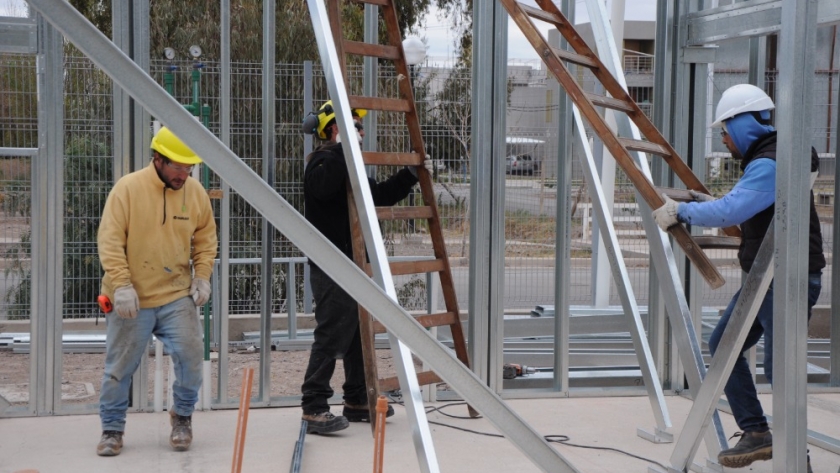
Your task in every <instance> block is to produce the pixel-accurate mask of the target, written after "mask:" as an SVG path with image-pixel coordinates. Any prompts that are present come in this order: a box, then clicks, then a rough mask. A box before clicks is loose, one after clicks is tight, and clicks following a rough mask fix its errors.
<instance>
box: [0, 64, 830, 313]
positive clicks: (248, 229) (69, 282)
mask: <svg viewBox="0 0 840 473" xmlns="http://www.w3.org/2000/svg"><path fill="white" fill-rule="evenodd" d="M632 58H633V59H632V60H631V62H633V64H631V65H634V64H635V66H634V67H635V69H634V72H633V73H634V74H636V75H643V74H649V72H650V68H649V67H648V65H647V62H646V61H642V60H641V59H640V58H639V57H637V56H632ZM0 59H1V60H0V80H2V83H0V89H2V92H3V95H2V96H3V106H2V107H0V139H2V143H0V147H2V148H4V149H5V148H15V147H19V148H35V147H37V116H36V110H37V107H36V90H35V60H34V58H32V57H28V56H23V55H13V54H4V55H3V56H2V58H0ZM725 59H726V56H725V55H724V56H722V61H721V62H720V63H719V64H717V67H716V70H715V72H714V73H713V75H710V78H709V79H710V82H711V84H712V86H711V90H712V91H713V92H712V93H711V94H710V97H709V104H708V107H707V110H711V109H712V108H713V105H714V104H715V103H716V102H717V100H718V99H719V97H720V93H721V92H722V91H723V90H725V89H726V88H727V87H729V86H730V85H733V84H736V83H741V82H744V81H746V80H747V75H746V70H745V69H744V68H743V66H742V65H741V64H742V63H740V62H738V61H736V60H734V59H733V60H732V61H731V64H730V63H727V62H726V60H725ZM65 67H66V74H65V81H64V82H65V98H64V100H65V117H66V129H65V146H66V155H65V169H66V175H65V189H63V190H61V191H62V192H64V194H65V207H66V213H65V228H64V231H65V284H64V287H63V288H62V290H63V294H64V311H65V313H64V316H65V317H67V318H76V317H90V316H92V315H93V314H95V313H96V312H97V308H96V305H95V296H96V294H98V290H99V280H100V278H101V269H100V267H99V262H98V257H97V252H96V229H97V227H98V221H99V220H98V219H99V216H100V213H101V209H102V206H103V205H104V201H105V198H106V197H107V193H108V191H109V190H110V187H111V186H112V184H113V182H112V158H113V147H112V139H113V138H112V130H111V127H112V116H111V115H112V112H111V95H110V94H111V92H110V91H111V87H112V85H111V82H110V80H109V79H108V78H107V77H106V76H105V75H104V74H103V73H102V72H101V71H99V70H98V69H97V68H96V67H94V66H93V65H92V63H91V62H90V61H89V60H88V59H86V58H84V57H82V56H81V55H80V54H78V53H77V52H74V51H73V50H72V49H68V51H67V57H66V66H65ZM151 68H152V76H153V77H154V78H156V79H157V80H158V81H159V82H160V83H166V76H167V74H170V75H171V77H172V85H171V87H170V88H171V91H172V93H173V95H174V96H175V97H176V99H178V100H179V101H180V102H181V103H184V104H186V105H190V104H192V103H193V102H196V103H198V104H199V105H205V104H206V105H208V106H209V109H210V117H209V120H208V126H209V127H210V129H211V130H212V131H213V132H214V133H217V134H218V133H219V126H220V120H219V112H220V110H219V107H220V97H219V83H220V78H219V74H220V70H219V67H218V64H216V63H215V62H212V61H206V62H204V63H201V64H200V65H199V63H197V61H181V62H177V61H163V60H161V61H153V62H152V65H151ZM195 70H199V71H200V72H201V74H200V77H201V79H200V81H201V82H200V94H198V95H196V96H194V95H193V94H194V92H195V90H194V89H193V87H194V83H193V82H192V74H193V71H195ZM304 70H305V68H304V66H303V65H302V64H279V65H277V67H276V80H275V83H276V91H275V93H276V101H275V115H276V117H277V120H276V122H277V124H276V129H275V130H274V132H275V133H276V141H275V143H276V149H275V150H274V151H273V156H274V159H275V173H276V174H275V178H274V181H275V183H276V184H275V188H276V190H277V192H278V193H279V194H280V195H282V196H283V197H284V198H285V199H286V200H288V201H289V202H291V203H292V205H293V206H294V207H295V208H296V209H298V210H299V211H301V212H302V211H303V197H302V182H303V169H304V154H305V151H304V140H303V134H302V133H301V132H300V121H301V120H302V118H303V116H304V115H305V114H306V113H308V112H309V111H310V110H312V109H313V108H315V107H317V106H319V105H320V104H321V103H323V101H326V100H327V99H328V98H329V97H328V94H327V92H326V85H325V83H324V79H323V72H322V71H321V69H320V67H319V66H317V65H316V66H315V67H313V68H312V70H313V74H312V77H311V78H310V80H311V83H310V84H309V85H307V83H306V81H307V79H306V77H305V74H304ZM349 70H350V74H351V76H350V80H349V84H350V87H351V90H356V91H357V92H358V91H359V90H361V84H362V69H361V66H360V65H351V66H350V68H349ZM261 73H262V69H261V64H259V63H247V62H236V63H233V64H232V76H231V83H232V87H231V93H232V97H231V110H230V112H231V116H232V120H231V130H230V136H231V144H230V146H231V148H232V149H233V151H234V152H235V153H236V154H237V155H238V156H239V157H240V158H241V159H242V160H243V161H244V162H245V163H246V164H247V165H248V166H249V167H251V169H253V170H254V171H255V172H257V173H258V174H262V172H263V150H262V142H263V140H262V132H263V131H262V99H261V97H262V79H261ZM579 79H580V80H581V81H582V82H583V83H584V84H589V85H590V88H591V84H592V81H591V79H590V78H589V77H588V76H587V75H586V74H584V73H581V74H579ZM400 80H411V81H412V83H413V85H414V90H415V96H416V102H417V109H418V113H419V118H420V123H421V128H422V133H423V137H424V142H425V144H426V148H427V153H428V155H429V156H430V157H431V158H432V159H433V162H434V173H435V189H436V198H437V204H438V207H439V210H440V215H441V223H442V227H443V230H444V236H445V239H446V242H447V249H448V252H449V255H450V257H452V258H453V268H455V271H454V276H455V278H456V290H457V292H458V295H459V301H460V303H461V305H462V307H466V304H467V294H468V281H467V274H468V271H467V270H466V268H467V267H468V266H467V265H468V264H469V262H468V255H469V248H468V245H469V238H468V236H469V228H470V227H469V225H470V222H469V208H470V203H469V195H470V193H469V188H470V160H471V145H472V143H471V138H472V133H471V128H470V127H471V119H472V117H471V97H470V94H471V88H470V84H471V69H470V68H469V67H467V66H465V65H463V64H455V65H450V66H447V67H418V68H416V69H415V70H414V71H413V73H412V77H409V78H401V77H397V76H396V74H395V73H394V71H393V69H392V68H386V67H383V68H380V76H379V78H378V82H377V87H378V90H379V95H381V96H383V97H394V96H396V94H397V87H396V84H398V81H400ZM550 80H551V79H549V78H548V77H547V74H546V72H545V70H543V69H541V66H536V67H533V65H528V64H521V65H513V66H511V67H510V69H509V81H508V82H509V87H508V90H509V99H508V102H509V105H508V115H509V116H508V120H507V121H508V131H507V143H508V144H507V152H506V154H507V156H506V157H507V158H508V159H506V161H505V163H504V169H505V172H506V200H505V237H506V246H505V257H506V258H505V261H506V265H507V267H508V268H509V271H508V273H507V276H506V277H507V284H506V286H507V291H508V293H507V294H506V298H505V306H506V308H508V309H515V308H519V309H523V308H531V307H533V306H534V305H539V304H545V303H550V302H552V301H553V277H554V259H555V251H554V238H555V235H554V228H555V227H556V225H555V223H556V222H555V218H556V209H555V205H556V200H557V196H556V192H557V187H556V186H557V183H556V169H557V160H558V159H572V160H573V161H572V163H573V164H572V170H573V177H572V189H571V190H570V192H571V195H570V198H571V201H572V202H573V205H572V214H571V215H569V216H567V218H570V219H571V220H572V224H573V225H572V240H573V248H574V249H573V252H572V258H573V268H575V269H573V271H572V284H573V285H575V286H578V285H579V286H580V287H586V286H587V285H588V284H589V279H590V274H589V272H588V269H586V267H587V266H588V261H589V258H590V256H591V247H592V236H591V235H592V228H593V221H592V213H591V203H590V201H589V198H588V190H587V189H586V184H585V182H584V181H583V179H582V173H581V169H580V165H579V159H578V157H577V153H579V152H580V150H577V149H575V150H574V154H573V156H568V157H560V158H558V157H557V154H558V149H559V143H560V142H561V141H562V140H564V139H565V138H566V137H564V136H559V135H558V131H559V124H557V123H554V122H553V121H552V120H553V119H554V118H553V117H554V116H555V112H556V110H557V107H558V103H559V96H558V94H557V93H556V92H553V90H554V89H552V88H551V87H549V85H550ZM766 80H767V83H768V86H767V89H768V90H769V91H770V92H771V93H772V92H773V91H774V82H775V72H773V71H772V70H771V72H770V73H768V75H767V77H766ZM642 82H643V80H642V79H641V78H637V80H636V84H637V85H636V86H634V88H635V89H634V90H635V92H634V93H635V95H636V96H637V97H641V98H642V99H643V100H644V98H645V97H652V95H650V94H649V90H643V89H645V87H644V86H643V85H639V84H642ZM838 83H840V77H838V72H837V71H836V70H834V69H831V68H830V67H829V68H827V69H825V70H821V71H819V72H818V73H817V80H816V82H815V104H814V116H815V120H814V122H815V123H814V137H813V142H814V146H816V147H817V150H818V152H819V153H820V156H821V174H820V178H819V179H818V181H817V185H816V187H815V195H816V198H817V204H818V210H819V211H820V215H821V216H822V217H823V235H824V239H825V245H826V248H830V247H831V245H832V244H833V241H834V238H833V234H832V233H831V232H832V229H831V225H830V223H831V222H830V214H831V209H832V206H833V204H834V201H833V199H834V196H833V174H834V173H833V169H834V166H835V158H834V155H833V152H834V150H835V148H836V144H835V143H836V139H837V137H836V136H834V133H835V130H836V116H837V114H836V111H835V110H836V107H837V106H838V104H837V103H836V100H835V101H834V102H833V101H832V100H833V99H832V97H836V94H837V89H838ZM305 87H310V88H311V96H312V97H313V103H303V96H304V93H303V91H304V88H305ZM560 93H562V91H561V92H560ZM392 115H393V114H388V113H377V114H371V115H370V116H369V117H367V118H366V120H376V122H375V123H376V125H377V127H376V128H377V129H378V136H377V142H376V147H377V148H378V149H389V150H400V149H408V147H409V142H408V136H407V134H406V133H405V131H404V130H405V127H404V126H403V124H402V123H399V122H396V121H395V120H396V118H395V117H394V116H392ZM707 136H708V143H709V152H708V155H707V158H706V160H707V163H706V175H705V181H706V184H707V186H708V187H709V188H710V189H711V190H712V192H713V193H715V194H716V195H722V194H723V193H725V192H727V191H728V190H729V189H731V187H732V186H733V185H734V183H735V182H737V180H738V178H739V176H740V172H741V171H740V169H739V167H738V163H737V162H735V161H733V160H732V158H731V156H729V153H728V152H727V151H726V149H725V148H724V147H723V145H722V144H721V143H720V140H719V138H718V137H717V136H714V135H713V132H712V131H711V130H710V131H709V132H708V135H707ZM0 159H2V168H0V172H1V173H2V174H0V199H2V201H0V211H2V218H3V219H4V220H3V226H2V230H0V232H2V234H0V237H1V238H2V245H3V254H4V278H3V299H2V301H0V304H2V305H0V307H2V310H0V312H2V314H3V316H7V317H8V316H20V317H28V313H29V299H30V296H29V294H28V292H27V291H28V287H29V279H28V278H29V277H30V271H31V268H29V267H28V261H29V256H28V255H29V247H28V241H29V232H30V227H29V225H30V222H29V215H30V214H29V205H30V201H31V196H30V193H31V183H30V180H31V176H30V174H29V173H30V168H31V158H29V157H27V156H3V157H2V158H0ZM520 166H521V167H520ZM378 172H379V174H378V176H377V177H378V178H380V179H381V178H384V177H386V176H388V175H390V173H392V172H393V169H380V170H379V171H378ZM221 177H223V176H216V175H215V174H214V173H212V172H211V173H210V174H209V178H208V180H207V183H206V185H207V187H208V188H210V189H219V188H220V187H221ZM414 198H415V199H419V198H420V197H419V195H416V196H414ZM230 202H231V219H230V225H231V241H230V248H231V254H230V255H229V256H230V257H231V258H259V257H260V255H261V247H262V226H261V221H262V217H261V216H260V215H258V214H257V213H256V212H255V211H254V210H253V208H252V207H251V206H250V205H248V204H247V203H246V202H245V201H244V200H243V199H241V198H240V197H239V196H238V195H237V194H236V193H235V192H231V197H230ZM218 204H219V201H218V200H214V206H215V207H216V211H217V213H216V215H217V219H218V218H219V215H220V212H219V211H218V209H219V207H218ZM613 210H614V224H615V226H616V230H617V231H618V233H619V238H620V240H621V242H622V250H623V251H624V252H625V255H626V256H629V257H631V258H635V259H634V260H633V261H634V264H633V265H632V268H631V269H632V271H631V273H632V276H633V278H634V279H633V281H634V282H633V284H634V287H635V286H637V285H638V287H643V285H644V284H646V282H645V281H646V277H647V274H646V273H647V271H648V268H647V262H646V255H647V242H646V240H645V238H644V235H643V232H642V230H641V226H640V220H641V216H640V214H639V208H638V206H637V205H636V202H635V195H634V190H633V188H632V186H631V185H630V184H629V182H628V181H627V179H626V177H625V176H624V174H623V173H622V172H621V171H619V172H617V175H616V182H615V207H614V209H613ZM383 232H384V234H385V240H386V244H387V245H388V248H389V251H390V252H391V254H392V255H394V256H399V257H424V256H427V255H430V245H429V242H428V241H427V240H428V239H427V235H426V232H425V229H424V228H422V225H412V222H402V221H401V222H388V223H387V224H385V225H383ZM272 240H273V255H272V256H273V257H274V258H294V257H300V256H302V255H301V254H300V252H299V250H298V249H297V248H295V247H294V246H293V245H290V244H289V243H288V241H287V240H286V239H285V238H284V237H283V236H282V235H281V234H280V232H278V231H276V230H275V232H274V235H273V236H272ZM713 258H715V259H716V260H718V261H720V262H721V264H722V265H724V266H725V267H727V268H729V267H730V266H732V264H733V263H732V262H733V258H734V257H733V256H732V255H731V254H723V253H722V254H721V255H717V256H713ZM726 265H729V266H726ZM732 267H734V266H732ZM284 268H285V267H283V266H282V265H281V266H279V267H277V268H276V272H275V273H274V274H275V275H274V276H273V278H274V281H273V287H274V289H272V291H273V292H274V294H275V296H274V297H273V298H272V300H273V301H274V302H273V307H272V312H275V313H277V312H283V311H286V310H288V305H287V304H288V300H289V297H288V294H286V292H287V287H289V285H287V284H286V280H285V277H286V276H285V272H286V271H287V269H284ZM459 268H463V271H461V270H460V269H459ZM578 268H579V269H580V270H577V269H578ZM734 268H736V269H733V270H732V271H731V273H730V274H731V275H730V274H728V275H727V279H731V280H732V281H735V282H737V280H738V279H739V276H738V272H737V267H734ZM727 271H729V269H727ZM830 271H831V269H830V268H828V270H827V273H828V274H829V275H830ZM230 274H231V280H230V287H231V293H230V301H231V306H230V309H231V313H234V314H247V313H256V312H258V311H259V310H260V304H261V302H260V301H261V299H262V298H261V295H260V291H261V290H262V289H261V283H260V277H261V276H260V271H259V269H258V265H254V264H238V263H235V264H233V265H232V267H231V272H230ZM303 274H304V271H303V268H302V267H298V268H297V270H296V271H295V279H296V282H295V284H293V285H291V286H292V287H293V288H294V289H293V290H294V291H295V298H294V300H295V301H296V303H297V304H298V307H297V309H298V310H302V309H303V307H304V304H305V301H304V293H303V287H304V281H303V279H302V278H303ZM398 283H399V284H401V285H405V291H404V292H405V294H406V297H409V298H411V297H413V298H415V299H416V298H417V294H419V292H418V291H423V290H425V287H424V285H425V284H426V283H425V281H412V280H407V281H398ZM398 289H399V288H398ZM734 289H735V286H733V287H729V286H727V287H726V288H724V289H723V290H718V291H709V290H708V289H706V292H707V293H706V294H704V301H705V304H706V305H710V306H720V305H723V304H725V303H726V301H728V300H729V298H730V297H731V293H732V291H734ZM830 292H831V290H830V288H828V287H826V289H825V290H824V291H823V295H822V296H821V299H820V304H826V303H827V301H828V300H829V297H830ZM636 295H637V297H639V303H640V304H642V305H643V304H644V303H645V300H644V298H645V297H646V291H641V290H637V294H636ZM572 298H573V299H572V300H571V301H569V303H571V304H574V305H580V304H588V303H589V302H590V299H591V294H590V292H589V291H586V290H580V291H572ZM611 302H612V303H615V304H617V303H618V299H617V296H615V295H613V300H612V301H611Z"/></svg>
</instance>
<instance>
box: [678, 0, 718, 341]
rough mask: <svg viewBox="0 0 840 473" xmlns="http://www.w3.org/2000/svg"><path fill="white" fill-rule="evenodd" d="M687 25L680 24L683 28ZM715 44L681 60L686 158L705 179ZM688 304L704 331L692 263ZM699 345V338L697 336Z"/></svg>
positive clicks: (701, 5) (700, 1)
mask: <svg viewBox="0 0 840 473" xmlns="http://www.w3.org/2000/svg"><path fill="white" fill-rule="evenodd" d="M710 3H711V1H710V0H693V2H692V4H691V5H690V6H689V8H688V10H687V11H686V13H691V12H694V11H697V10H698V9H699V10H702V9H705V8H706V7H708V6H709V4H710ZM685 30H686V28H681V31H683V32H685ZM715 51H716V49H715V48H708V47H705V46H701V47H686V48H683V62H684V63H686V67H687V70H688V71H689V74H690V76H689V78H688V79H689V88H688V93H689V94H690V97H691V102H690V103H691V104H692V106H691V108H690V110H691V113H689V114H688V117H687V123H686V125H687V129H686V132H685V135H686V137H687V138H688V147H687V151H688V153H687V154H686V155H685V159H686V160H687V161H688V164H689V166H690V167H691V170H692V172H693V173H694V175H695V176H698V177H699V178H700V180H701V181H703V182H705V181H706V136H707V135H708V133H709V128H708V127H707V124H708V123H710V122H709V120H708V119H707V115H706V104H707V103H708V102H709V95H708V92H709V87H708V83H707V77H709V71H710V67H709V64H710V63H713V62H714V57H715ZM691 230H692V231H691V233H692V235H702V234H703V230H702V228H700V227H693V228H692V229H691ZM687 286H688V291H687V292H688V306H689V307H690V308H691V318H692V320H693V321H694V330H695V331H696V332H697V333H698V335H699V334H702V333H703V327H702V322H703V292H704V290H705V282H704V281H703V278H702V276H701V275H700V272H699V271H698V270H697V268H696V267H695V266H691V267H690V272H689V275H688V281H687ZM698 340H699V341H700V343H701V345H702V339H700V338H698Z"/></svg>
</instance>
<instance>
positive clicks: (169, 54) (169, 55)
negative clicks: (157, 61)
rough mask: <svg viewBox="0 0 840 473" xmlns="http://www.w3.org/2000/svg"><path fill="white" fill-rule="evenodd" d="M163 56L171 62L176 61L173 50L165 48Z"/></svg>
mask: <svg viewBox="0 0 840 473" xmlns="http://www.w3.org/2000/svg"><path fill="white" fill-rule="evenodd" d="M163 55H164V56H166V59H169V60H170V61H171V60H173V59H175V50H174V49H172V48H163Z"/></svg>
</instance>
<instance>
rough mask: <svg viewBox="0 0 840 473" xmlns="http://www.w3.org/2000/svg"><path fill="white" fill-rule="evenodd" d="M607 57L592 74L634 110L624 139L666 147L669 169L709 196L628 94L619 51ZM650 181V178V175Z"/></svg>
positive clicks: (733, 231) (734, 231)
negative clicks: (645, 140) (644, 139)
mask: <svg viewBox="0 0 840 473" xmlns="http://www.w3.org/2000/svg"><path fill="white" fill-rule="evenodd" d="M587 4H588V5H590V11H592V10H593V9H595V10H603V5H600V4H596V5H593V2H592V0H587ZM599 5H600V7H599ZM601 13H602V14H603V13H604V12H603V11H601ZM593 32H594V27H593ZM606 33H607V34H608V35H609V36H610V38H608V42H609V41H611V33H610V32H606ZM613 43H614V42H613ZM604 53H606V54H601V56H604V57H607V58H609V60H608V61H606V62H604V61H601V60H600V58H599V59H598V61H599V62H600V64H601V66H602V68H599V69H597V70H593V73H594V74H595V75H596V77H597V78H598V79H599V80H600V81H601V82H602V84H604V88H605V89H607V90H608V92H609V93H610V95H612V96H613V97H616V98H620V99H621V100H622V101H626V102H628V103H629V104H630V105H631V107H632V108H633V112H631V113H627V114H626V115H625V117H624V123H625V124H626V125H625V126H624V127H619V133H620V134H621V135H623V136H630V137H631V138H632V139H634V140H640V139H641V137H642V136H644V137H645V138H647V140H648V141H650V142H652V143H656V144H658V145H659V146H661V147H663V148H664V150H665V152H666V153H667V154H663V153H660V152H657V153H656V154H657V155H658V156H660V157H662V158H663V159H664V160H665V162H666V164H668V167H670V168H671V169H672V170H673V171H674V173H675V174H676V175H677V177H679V178H680V180H681V181H682V182H683V184H685V186H686V187H687V188H688V189H692V190H695V191H699V192H703V193H704V194H710V192H709V190H708V188H706V186H705V184H703V183H702V182H701V181H700V180H699V178H698V177H697V176H696V175H695V174H694V172H693V171H692V170H691V168H690V167H688V165H687V164H686V163H685V162H684V161H683V160H682V159H681V158H680V156H679V153H677V151H676V150H675V149H674V147H673V146H671V143H669V142H668V140H666V139H665V137H664V136H662V134H661V133H660V132H659V130H658V129H657V128H656V126H654V124H653V122H651V121H650V119H649V118H648V117H647V115H645V113H644V112H642V111H641V109H640V108H639V106H638V104H636V102H635V101H634V100H633V99H632V98H631V97H630V96H629V94H628V93H627V81H626V80H625V79H624V74H623V71H622V70H621V62H620V60H619V56H618V51H616V50H615V47H614V46H613V47H611V48H610V50H609V51H605V52H604ZM619 117H620V115H617V116H616V118H617V121H619V123H621V119H620V118H619ZM628 122H629V123H628ZM641 159H645V158H641V157H640V158H638V159H637V162H640V161H641ZM648 178H650V175H649V173H648ZM723 231H724V233H725V234H726V235H728V236H732V237H740V236H741V230H740V229H739V228H738V227H737V226H732V227H726V228H724V229H723Z"/></svg>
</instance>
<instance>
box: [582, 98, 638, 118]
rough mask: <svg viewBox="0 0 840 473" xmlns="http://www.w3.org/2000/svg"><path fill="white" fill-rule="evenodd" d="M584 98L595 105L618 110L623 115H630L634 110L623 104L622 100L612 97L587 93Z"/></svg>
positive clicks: (630, 106)
mask: <svg viewBox="0 0 840 473" xmlns="http://www.w3.org/2000/svg"><path fill="white" fill-rule="evenodd" d="M586 98H587V99H588V100H589V101H590V102H592V103H593V104H595V105H599V106H601V107H607V108H611V109H613V110H618V111H620V112H624V113H630V112H633V111H635V110H636V109H635V108H633V106H632V105H630V104H629V103H627V102H625V101H624V100H621V99H617V98H613V97H606V96H604V95H597V94H589V93H587V94H586Z"/></svg>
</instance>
